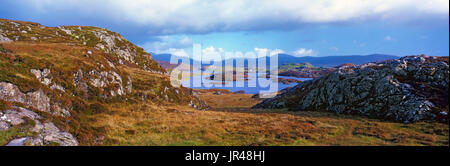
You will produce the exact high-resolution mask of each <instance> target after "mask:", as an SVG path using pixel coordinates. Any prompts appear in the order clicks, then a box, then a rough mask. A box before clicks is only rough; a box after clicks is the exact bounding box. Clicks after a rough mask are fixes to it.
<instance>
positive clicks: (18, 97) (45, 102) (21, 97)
mask: <svg viewBox="0 0 450 166" xmlns="http://www.w3.org/2000/svg"><path fill="white" fill-rule="evenodd" d="M0 99H3V100H5V101H10V102H17V103H22V104H24V105H25V106H28V107H32V108H35V109H37V110H39V111H42V112H47V113H51V114H53V115H56V116H70V108H63V107H62V106H61V105H59V104H57V103H52V104H50V103H51V102H50V99H49V98H48V97H47V96H46V95H45V93H44V91H42V89H39V90H37V91H34V92H28V93H23V92H21V91H20V90H19V88H18V87H17V86H16V85H13V84H11V83H6V82H0Z"/></svg>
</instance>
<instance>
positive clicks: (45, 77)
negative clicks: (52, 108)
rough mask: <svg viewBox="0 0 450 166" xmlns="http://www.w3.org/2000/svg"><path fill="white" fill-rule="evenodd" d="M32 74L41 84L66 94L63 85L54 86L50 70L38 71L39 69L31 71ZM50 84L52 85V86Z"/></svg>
mask: <svg viewBox="0 0 450 166" xmlns="http://www.w3.org/2000/svg"><path fill="white" fill-rule="evenodd" d="M31 73H33V74H34V76H36V79H38V80H39V82H41V83H42V84H44V85H46V86H48V87H49V88H50V89H52V90H53V89H58V90H60V91H63V92H65V89H64V87H62V86H61V85H58V84H56V83H53V84H52V79H51V77H50V70H49V69H43V70H38V69H31ZM50 84H52V85H51V86H50Z"/></svg>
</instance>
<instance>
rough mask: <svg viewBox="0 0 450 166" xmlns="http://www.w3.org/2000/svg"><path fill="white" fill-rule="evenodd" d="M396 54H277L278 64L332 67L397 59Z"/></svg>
mask: <svg viewBox="0 0 450 166" xmlns="http://www.w3.org/2000/svg"><path fill="white" fill-rule="evenodd" d="M397 58H399V57H398V56H394V55H384V54H371V55H342V56H326V57H295V56H292V55H287V54H279V55H278V63H279V64H280V65H282V64H286V63H305V62H308V63H310V64H312V65H314V66H317V67H334V66H338V65H341V64H344V63H353V64H355V65H359V64H364V63H368V62H378V61H384V60H389V59H397Z"/></svg>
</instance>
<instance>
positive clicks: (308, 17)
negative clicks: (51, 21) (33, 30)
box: [18, 0, 449, 34]
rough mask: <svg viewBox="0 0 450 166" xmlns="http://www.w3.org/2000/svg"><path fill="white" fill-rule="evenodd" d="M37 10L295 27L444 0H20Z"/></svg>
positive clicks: (183, 26)
mask: <svg viewBox="0 0 450 166" xmlns="http://www.w3.org/2000/svg"><path fill="white" fill-rule="evenodd" d="M18 3H21V5H23V6H26V7H28V8H30V9H32V10H35V11H36V12H38V13H46V14H57V13H58V12H64V13H63V14H68V13H73V12H76V13H82V15H84V17H86V18H93V19H94V18H95V19H101V20H109V21H114V22H124V23H134V24H138V25H140V26H145V27H148V29H149V32H150V33H153V34H179V33H209V32H223V31H257V30H273V29H276V30H279V29H295V28H299V27H302V26H305V25H309V24H320V23H348V22H361V21H382V22H411V21H414V20H424V18H426V19H425V20H427V19H428V18H430V19H441V20H442V19H443V20H446V22H448V15H449V1H448V0H426V1H423V0H395V1H392V0H313V1H311V0H277V1H274V0H246V1H242V0H170V1H167V0H151V1H150V0H133V1H129V0H95V1H93V0H18Z"/></svg>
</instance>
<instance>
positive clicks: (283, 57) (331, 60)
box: [152, 54, 399, 67]
mask: <svg viewBox="0 0 450 166" xmlns="http://www.w3.org/2000/svg"><path fill="white" fill-rule="evenodd" d="M152 55H153V59H155V60H157V61H166V62H170V57H171V54H152ZM397 58H399V57H398V56H394V55H385V54H371V55H342V56H326V57H295V56H292V55H288V54H279V55H278V66H281V65H283V64H287V63H306V62H308V63H310V64H312V65H314V66H316V67H335V66H339V65H342V64H345V63H352V64H355V65H359V64H364V63H369V62H379V61H384V60H390V59H397ZM190 63H191V64H192V63H193V60H192V59H191V60H190ZM222 63H223V64H224V62H222Z"/></svg>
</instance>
